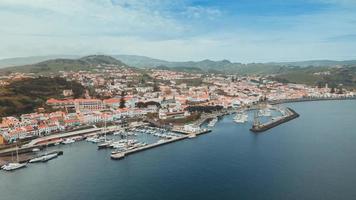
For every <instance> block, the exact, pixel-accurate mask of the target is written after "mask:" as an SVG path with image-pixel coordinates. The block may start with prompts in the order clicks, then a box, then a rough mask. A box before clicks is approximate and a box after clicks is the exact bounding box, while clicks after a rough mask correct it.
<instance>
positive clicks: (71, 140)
mask: <svg viewBox="0 0 356 200" xmlns="http://www.w3.org/2000/svg"><path fill="white" fill-rule="evenodd" d="M74 142H75V140H73V139H71V138H67V139H65V140H63V142H62V144H72V143H74Z"/></svg>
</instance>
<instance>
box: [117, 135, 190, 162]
mask: <svg viewBox="0 0 356 200" xmlns="http://www.w3.org/2000/svg"><path fill="white" fill-rule="evenodd" d="M188 137H189V136H188V135H183V136H180V137H176V138H172V139H169V140H165V141H161V142H160V141H158V142H156V143H153V144H149V145H146V146H143V147H139V148H136V149H131V150H127V151H124V152H120V153H117V154H113V155H111V159H114V160H118V159H122V158H124V157H125V156H128V155H130V154H134V153H138V152H141V151H145V150H148V149H152V148H155V147H158V146H162V145H166V144H170V143H173V142H177V141H181V140H184V139H187V138H188Z"/></svg>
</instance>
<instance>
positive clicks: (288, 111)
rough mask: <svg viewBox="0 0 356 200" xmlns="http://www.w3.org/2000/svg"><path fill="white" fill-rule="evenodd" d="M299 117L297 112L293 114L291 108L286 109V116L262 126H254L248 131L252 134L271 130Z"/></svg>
mask: <svg viewBox="0 0 356 200" xmlns="http://www.w3.org/2000/svg"><path fill="white" fill-rule="evenodd" d="M297 117H299V114H298V113H297V112H295V111H294V110H293V109H291V108H287V109H286V115H284V116H281V117H279V118H277V119H274V120H272V121H269V122H267V123H264V124H254V125H253V126H252V128H251V129H250V131H252V132H254V133H260V132H264V131H266V130H268V129H271V128H273V127H276V126H278V125H280V124H283V123H286V122H288V121H290V120H293V119H295V118H297Z"/></svg>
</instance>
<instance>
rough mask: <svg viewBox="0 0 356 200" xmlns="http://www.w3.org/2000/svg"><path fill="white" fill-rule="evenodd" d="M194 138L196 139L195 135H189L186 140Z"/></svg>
mask: <svg viewBox="0 0 356 200" xmlns="http://www.w3.org/2000/svg"><path fill="white" fill-rule="evenodd" d="M195 137H197V135H195V134H190V135H189V136H188V138H195Z"/></svg>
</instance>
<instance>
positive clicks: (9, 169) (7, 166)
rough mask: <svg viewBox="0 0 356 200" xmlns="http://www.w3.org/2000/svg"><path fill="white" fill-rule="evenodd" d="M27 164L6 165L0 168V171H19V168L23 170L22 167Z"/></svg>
mask: <svg viewBox="0 0 356 200" xmlns="http://www.w3.org/2000/svg"><path fill="white" fill-rule="evenodd" d="M26 165H27V163H18V162H16V163H8V164H6V165H4V166H2V167H1V169H3V170H5V171H13V170H16V169H20V168H23V167H26Z"/></svg>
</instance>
